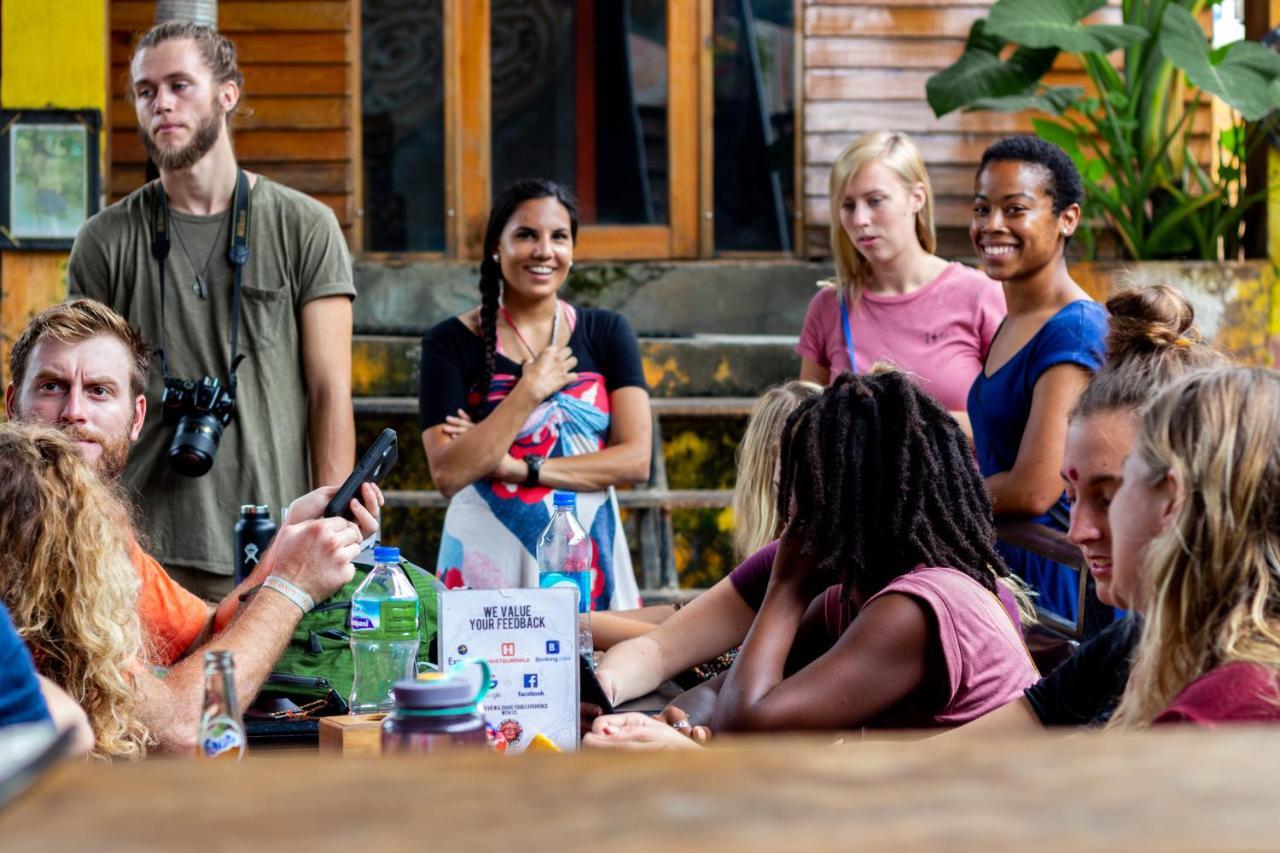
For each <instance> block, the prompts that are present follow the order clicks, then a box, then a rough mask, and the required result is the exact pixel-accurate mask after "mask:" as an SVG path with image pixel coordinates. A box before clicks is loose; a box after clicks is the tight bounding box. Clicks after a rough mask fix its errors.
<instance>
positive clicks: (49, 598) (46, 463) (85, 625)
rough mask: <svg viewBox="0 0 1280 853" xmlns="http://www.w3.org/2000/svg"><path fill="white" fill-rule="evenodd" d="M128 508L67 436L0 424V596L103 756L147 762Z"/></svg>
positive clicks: (39, 663) (140, 645)
mask: <svg viewBox="0 0 1280 853" xmlns="http://www.w3.org/2000/svg"><path fill="white" fill-rule="evenodd" d="M130 529H131V525H130V521H129V515H128V511H127V510H126V509H125V507H124V504H123V503H122V502H121V501H120V500H119V499H118V498H117V497H116V495H115V494H114V493H113V492H112V491H111V489H110V487H108V486H107V485H106V484H105V483H103V482H102V481H101V480H100V479H99V478H98V477H97V475H96V474H95V473H94V472H93V471H92V469H90V467H89V466H88V464H87V463H85V462H84V461H83V459H82V458H81V457H80V454H79V453H78V452H77V450H76V448H75V446H74V445H73V444H72V443H71V442H70V440H68V439H67V438H66V437H65V436H64V435H63V434H62V433H61V432H59V431H58V430H56V429H51V428H48V427H41V426H32V425H27V424H18V423H5V424H0V541H2V542H4V549H3V551H2V552H0V597H2V598H3V600H4V603H5V604H6V605H7V606H8V608H9V610H10V612H11V613H12V614H13V623H14V626H15V627H16V628H17V629H18V633H19V634H21V636H22V638H23V640H25V641H26V643H27V645H28V646H29V647H30V649H31V652H32V655H33V656H34V658H35V660H36V666H37V668H38V669H39V670H40V671H41V672H42V673H43V674H44V675H46V676H47V677H48V678H50V679H51V680H53V681H55V682H57V683H58V684H59V685H61V686H62V687H63V688H64V689H65V690H66V691H67V692H68V693H70V694H71V696H72V698H74V699H75V700H76V701H77V702H79V703H80V705H81V706H82V707H83V708H84V710H85V713H87V714H88V716H89V722H90V724H91V725H92V727H93V731H94V735H95V736H96V744H95V747H94V752H95V754H96V755H98V756H104V757H105V756H115V757H124V758H142V757H143V756H145V755H146V749H147V740H148V732H147V729H146V726H145V725H144V724H143V723H142V722H141V721H140V720H139V719H138V716H137V713H136V699H135V695H136V692H137V691H136V684H135V683H134V679H133V676H132V674H131V673H130V667H132V666H136V665H137V663H138V662H139V661H142V660H143V659H144V649H143V640H142V629H141V626H140V624H139V621H138V574H137V572H136V571H135V570H134V568H133V566H132V564H131V563H130V561H129V555H128V551H127V547H128V545H127V543H128V541H129V539H128V536H127V531H128V530H130Z"/></svg>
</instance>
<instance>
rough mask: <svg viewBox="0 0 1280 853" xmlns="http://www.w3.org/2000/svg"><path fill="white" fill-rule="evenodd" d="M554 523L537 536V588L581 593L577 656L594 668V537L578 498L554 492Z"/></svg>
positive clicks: (570, 493) (579, 599)
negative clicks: (580, 513) (580, 518)
mask: <svg viewBox="0 0 1280 853" xmlns="http://www.w3.org/2000/svg"><path fill="white" fill-rule="evenodd" d="M551 504H552V511H551V521H550V523H548V524H547V526H546V529H544V530H543V531H542V535H541V536H539V537H538V586H539V587H540V588H542V589H548V588H550V587H557V586H571V587H574V588H575V589H577V590H578V653H579V654H581V655H582V656H583V657H584V658H585V659H586V661H587V663H589V664H591V666H592V668H594V667H595V659H594V658H593V657H592V655H591V653H592V651H593V646H592V642H591V537H590V536H588V535H587V531H586V530H584V529H583V527H582V523H581V522H579V521H578V514H577V510H578V496H577V495H576V494H574V493H573V492H555V493H553V494H552V497H551Z"/></svg>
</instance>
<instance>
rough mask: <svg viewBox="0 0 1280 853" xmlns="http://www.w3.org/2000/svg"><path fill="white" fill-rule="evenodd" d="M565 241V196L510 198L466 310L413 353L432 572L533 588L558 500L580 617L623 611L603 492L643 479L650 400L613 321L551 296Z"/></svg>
mask: <svg viewBox="0 0 1280 853" xmlns="http://www.w3.org/2000/svg"><path fill="white" fill-rule="evenodd" d="M577 234H578V218H577V209H576V207H575V205H574V202H573V200H572V198H571V197H570V196H569V193H568V191H567V190H566V189H565V188H564V187H562V186H560V185H558V184H555V183H553V182H551V181H544V180H525V181H517V182H516V183H514V184H512V185H511V186H510V187H508V188H507V189H506V190H504V191H503V192H502V193H501V194H500V195H499V196H498V197H497V198H496V199H495V200H494V203H493V208H492V209H491V210H490V213H489V222H488V225H487V227H486V228H485V235H484V256H483V258H482V259H481V262H480V297H481V304H480V307H479V308H476V309H474V310H472V311H468V312H467V313H466V314H463V315H462V316H460V317H454V318H451V319H449V320H445V321H444V322H443V323H440V324H438V325H436V326H435V327H433V328H432V329H431V330H430V331H428V332H427V334H426V336H425V337H423V339H422V361H421V369H420V383H421V384H420V390H419V396H418V409H419V416H420V420H421V425H422V444H423V448H424V449H425V450H426V454H427V462H428V464H429V466H430V468H431V478H432V480H433V481H434V482H435V484H436V486H437V487H438V488H439V489H440V491H441V492H442V493H443V494H444V495H445V496H446V497H449V498H451V500H450V503H449V509H448V511H447V512H446V514H445V522H444V534H443V537H442V540H441V543H440V553H439V556H438V558H437V561H436V567H437V573H438V574H439V576H440V577H441V579H442V580H444V582H445V584H446V585H448V586H460V585H466V586H470V587H476V588H498V587H520V586H525V587H528V586H537V585H538V567H537V562H536V559H535V555H536V549H537V538H538V535H539V534H540V533H541V532H542V530H543V528H544V527H545V526H546V524H547V520H548V519H549V517H550V504H551V492H552V490H561V491H573V492H577V493H578V494H577V500H578V505H577V514H578V518H579V520H580V521H581V522H582V525H583V527H585V528H586V529H587V531H588V532H589V533H590V534H591V538H592V543H593V545H594V548H593V553H592V569H593V572H592V588H591V608H592V609H593V610H605V609H626V608H635V607H638V606H639V604H640V596H639V592H638V590H637V587H636V581H635V576H634V574H633V573H632V570H631V558H630V555H629V552H628V551H627V544H626V539H625V537H624V535H623V531H622V524H621V521H620V519H619V516H618V504H617V498H616V496H615V495H614V492H613V487H614V486H616V485H622V484H626V483H640V482H644V481H645V480H647V479H648V477H649V456H650V453H651V451H652V448H651V440H652V439H651V433H652V424H651V422H650V413H649V393H648V390H647V388H646V385H645V379H644V372H643V370H642V367H641V362H640V351H639V347H638V345H637V343H636V337H635V334H634V333H633V332H632V331H631V327H630V326H629V325H628V323H627V321H626V319H624V318H623V317H622V315H620V314H615V313H614V312H612V311H605V310H603V309H594V308H575V307H574V306H572V305H570V304H568V303H567V302H564V301H563V300H561V299H560V298H559V297H558V296H557V293H558V292H559V290H560V288H561V286H562V285H563V284H564V282H565V279H566V278H567V277H568V275H569V268H570V267H572V266H573V245H574V240H575V239H576V238H577Z"/></svg>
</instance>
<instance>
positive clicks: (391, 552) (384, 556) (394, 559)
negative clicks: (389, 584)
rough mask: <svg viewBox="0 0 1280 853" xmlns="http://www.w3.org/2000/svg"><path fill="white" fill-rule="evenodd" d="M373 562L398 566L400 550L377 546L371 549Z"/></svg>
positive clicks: (388, 546) (387, 546) (389, 546)
mask: <svg viewBox="0 0 1280 853" xmlns="http://www.w3.org/2000/svg"><path fill="white" fill-rule="evenodd" d="M373 561H374V562H375V563H395V564H396V565H399V564H400V549H399V548H395V547H393V546H391V545H378V546H377V547H375V548H374V549H373Z"/></svg>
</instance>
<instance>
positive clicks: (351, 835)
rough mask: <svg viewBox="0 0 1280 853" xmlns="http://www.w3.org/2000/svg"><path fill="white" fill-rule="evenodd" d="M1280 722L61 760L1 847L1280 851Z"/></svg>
mask: <svg viewBox="0 0 1280 853" xmlns="http://www.w3.org/2000/svg"><path fill="white" fill-rule="evenodd" d="M1278 806H1280V729H1272V730H1249V729H1237V730H1233V731H1221V732H1217V733H1203V732H1196V731H1162V732H1160V733H1156V734H1150V735H1137V736H1134V735H1128V736H1117V735H1111V736H1100V735H1077V736H1075V737H1073V738H1071V739H1069V740H1062V739H1057V738H1050V737H1038V738H1030V739H1003V740H988V739H985V738H983V739H973V738H967V739H952V740H945V739H944V740H942V741H935V742H928V743H924V744H920V743H916V744H904V743H859V744H853V745H849V746H845V747H832V746H829V745H824V744H822V743H820V742H817V741H815V740H812V739H810V740H799V739H783V738H771V739H770V740H769V741H767V742H762V741H751V742H746V741H738V742H736V743H731V744H725V745H723V746H721V747H720V748H718V749H712V750H707V751H705V752H702V753H685V752H681V753H646V754H626V753H617V752H607V753H605V752H592V753H586V754H582V755H549V754H540V755H528V756H523V757H521V758H499V757H491V756H484V755H470V756H465V755H459V756H446V757H437V758H432V759H426V758H423V759H411V758H401V759H381V760H364V761H361V760H352V759H347V760H338V759H323V758H316V757H310V758H301V757H299V758H293V757H284V758H276V759H273V760H270V761H265V760H257V761H254V760H252V759H250V760H248V761H246V762H244V763H242V764H240V765H234V764H232V765H228V764H216V763H215V764H200V763H196V762H194V761H176V760H175V761H161V760H153V761H148V762H145V763H140V764H135V765H116V766H102V765H83V764H76V765H64V766H62V767H60V768H58V769H56V770H55V771H53V772H52V773H50V774H49V775H48V776H47V777H46V778H44V779H42V780H41V781H40V782H39V783H38V784H37V785H36V786H35V788H34V789H32V790H31V791H29V792H28V793H27V794H26V795H24V796H23V797H21V798H20V799H18V800H17V801H15V802H14V803H12V804H11V805H10V806H9V807H7V808H6V809H5V810H4V811H3V812H0V846H3V848H4V849H5V850H6V851H27V850H38V851H42V853H43V851H49V850H63V849H89V848H97V849H118V850H130V851H138V850H175V849H223V850H245V849H273V850H279V851H292V850H301V851H316V850H343V851H352V850H357V851H369V850H377V851H382V850H409V849H415V850H424V849H430V850H433V851H453V850H465V851H472V850H502V851H521V853H523V851H543V850H549V851H568V850H584V851H585V850H589V851H604V850H627V851H630V850H635V851H641V850H643V851H654V850H660V849H663V847H666V848H670V849H697V850H707V849H724V850H769V851H776V850H814V849H831V848H843V849H851V848H855V847H856V848H858V849H880V850H883V849H892V850H893V851H895V853H903V851H911V850H990V849H1021V850H1028V851H1041V850H1067V851H1082V850H1107V851H1112V850H1144V851H1145V850H1153V849H1159V850H1187V851H1201V850H1209V849H1245V848H1248V849H1276V848H1278V847H1280V808H1278Z"/></svg>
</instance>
